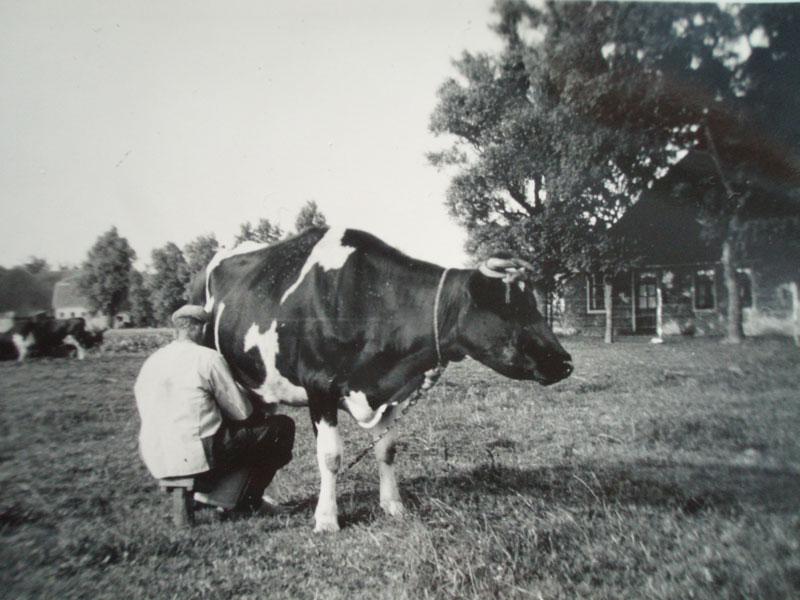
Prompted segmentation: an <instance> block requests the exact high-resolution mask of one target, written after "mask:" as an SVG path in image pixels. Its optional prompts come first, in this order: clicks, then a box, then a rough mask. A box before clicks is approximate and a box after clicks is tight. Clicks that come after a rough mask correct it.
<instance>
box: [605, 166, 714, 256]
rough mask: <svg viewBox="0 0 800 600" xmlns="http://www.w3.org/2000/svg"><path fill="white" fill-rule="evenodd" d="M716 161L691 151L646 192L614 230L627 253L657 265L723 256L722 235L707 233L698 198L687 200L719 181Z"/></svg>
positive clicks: (615, 235)
mask: <svg viewBox="0 0 800 600" xmlns="http://www.w3.org/2000/svg"><path fill="white" fill-rule="evenodd" d="M712 167H713V165H712V164H711V163H710V160H708V159H707V158H706V157H705V156H702V155H700V156H698V155H692V154H689V155H687V157H686V158H684V159H683V160H682V161H681V162H679V163H677V164H676V165H674V166H673V167H672V169H670V172H669V173H668V174H667V175H665V176H664V177H662V178H661V179H659V180H657V181H656V182H655V184H654V185H653V187H652V188H650V189H648V190H645V191H644V192H643V193H642V195H641V197H640V199H639V201H638V202H637V203H636V204H634V205H633V206H632V207H630V208H629V209H628V210H627V211H626V213H625V214H624V215H623V216H622V218H621V219H620V220H619V222H617V224H616V225H614V228H613V230H612V232H613V236H614V237H615V238H617V239H618V240H621V241H622V242H623V244H624V248H625V251H626V253H627V254H629V255H630V256H634V257H640V258H641V259H642V261H643V262H644V264H651V265H671V264H694V263H706V262H716V261H718V260H719V257H720V243H719V241H707V240H705V239H703V237H702V236H701V231H702V227H701V225H700V222H699V220H698V218H699V216H700V211H699V208H698V204H697V203H695V202H689V201H687V200H688V196H691V195H694V194H702V193H703V192H704V189H703V188H705V187H706V186H707V185H713V183H711V181H712V180H711V179H710V177H711V175H712V174H711V172H710V169H711V168H712Z"/></svg>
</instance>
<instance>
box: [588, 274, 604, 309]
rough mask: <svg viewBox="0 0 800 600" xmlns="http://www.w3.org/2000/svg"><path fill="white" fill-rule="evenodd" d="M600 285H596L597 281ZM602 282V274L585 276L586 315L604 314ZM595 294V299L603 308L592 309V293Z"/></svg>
mask: <svg viewBox="0 0 800 600" xmlns="http://www.w3.org/2000/svg"><path fill="white" fill-rule="evenodd" d="M598 279H599V282H600V284H599V285H598V283H597V280H598ZM604 287H605V286H604V282H603V273H588V274H587V275H586V313H587V314H590V315H604V314H606V297H605V289H604ZM593 291H594V293H595V299H596V300H599V301H600V302H601V303H602V305H603V307H602V308H592V292H593Z"/></svg>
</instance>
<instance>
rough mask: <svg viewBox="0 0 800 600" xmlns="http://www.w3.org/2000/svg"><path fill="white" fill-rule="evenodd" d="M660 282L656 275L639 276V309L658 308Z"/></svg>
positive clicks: (642, 274) (641, 274) (644, 274)
mask: <svg viewBox="0 0 800 600" xmlns="http://www.w3.org/2000/svg"><path fill="white" fill-rule="evenodd" d="M657 287H658V282H657V279H656V274H655V273H640V274H639V294H638V296H637V298H638V299H637V301H636V305H637V306H638V307H639V308H656V306H658V291H657Z"/></svg>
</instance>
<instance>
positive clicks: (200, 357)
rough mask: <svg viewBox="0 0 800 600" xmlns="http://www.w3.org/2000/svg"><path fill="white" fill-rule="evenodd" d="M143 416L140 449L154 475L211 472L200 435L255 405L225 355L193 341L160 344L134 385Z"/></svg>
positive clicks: (210, 432)
mask: <svg viewBox="0 0 800 600" xmlns="http://www.w3.org/2000/svg"><path fill="white" fill-rule="evenodd" d="M134 394H135V396H136V407H137V408H138V410H139V416H140V418H141V420H142V428H141V431H140V432H139V451H140V453H141V456H142V459H143V460H144V463H145V465H147V468H148V469H149V470H150V473H151V474H152V475H153V477H156V478H162V477H179V476H184V475H192V474H194V473H202V472H203V471H208V469H209V465H208V461H207V460H206V454H205V451H204V450H203V442H202V439H203V438H206V437H209V436H212V435H214V433H215V432H216V431H217V429H219V426H220V424H221V423H222V415H221V413H220V409H221V410H222V412H223V413H225V416H227V417H228V418H230V419H233V420H242V419H246V418H247V417H248V416H250V413H251V412H252V407H251V406H250V403H249V402H248V400H247V399H246V398H245V397H244V396H242V394H241V392H240V391H239V389H238V388H237V387H236V383H235V382H234V380H233V376H232V375H231V372H230V369H229V368H228V365H227V363H226V362H225V359H224V358H223V357H222V355H220V354H218V353H217V352H216V351H214V350H211V349H210V348H206V347H204V346H199V345H197V344H194V343H192V342H190V341H174V342H171V343H170V344H167V345H166V346H164V347H163V348H160V349H159V350H157V351H156V352H155V353H153V355H152V356H150V357H149V358H148V359H147V360H146V361H145V362H144V364H143V365H142V370H141V371H140V372H139V376H138V377H137V378H136V384H135V386H134Z"/></svg>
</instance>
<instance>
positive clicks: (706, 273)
mask: <svg viewBox="0 0 800 600" xmlns="http://www.w3.org/2000/svg"><path fill="white" fill-rule="evenodd" d="M701 277H708V280H707V282H708V283H709V284H710V290H711V294H710V297H711V306H702V307H701V306H698V305H697V291H698V289H699V288H698V285H697V283H698V281H700V278H701ZM692 310H694V311H695V312H714V311H715V310H717V272H716V270H715V269H695V270H694V273H693V274H692Z"/></svg>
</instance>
